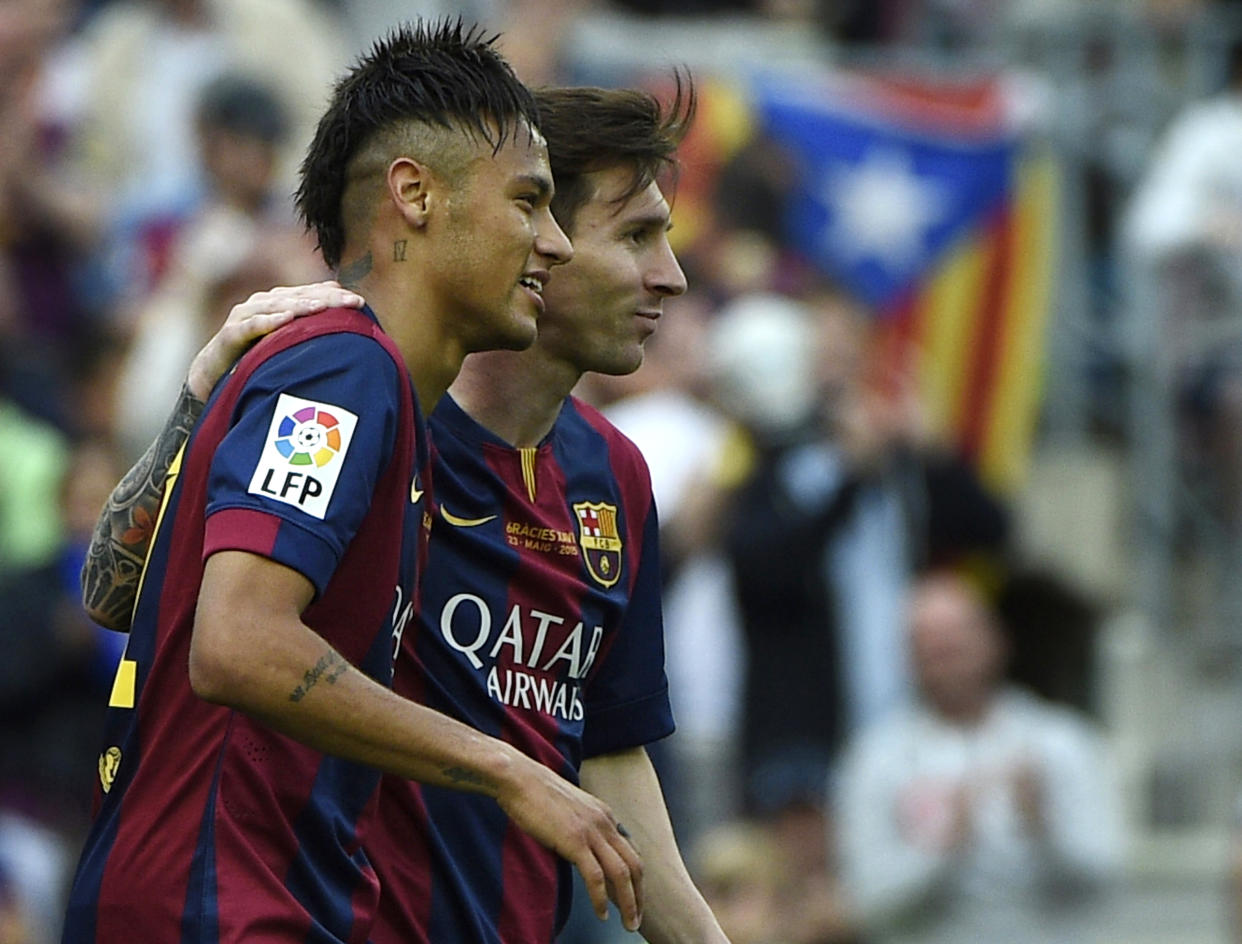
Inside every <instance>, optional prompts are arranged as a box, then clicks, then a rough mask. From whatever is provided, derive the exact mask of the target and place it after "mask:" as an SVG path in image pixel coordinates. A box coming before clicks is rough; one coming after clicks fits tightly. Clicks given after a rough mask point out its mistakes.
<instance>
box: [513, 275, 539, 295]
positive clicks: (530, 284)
mask: <svg viewBox="0 0 1242 944" xmlns="http://www.w3.org/2000/svg"><path fill="white" fill-rule="evenodd" d="M518 284H519V285H521V286H522V287H523V288H528V289H530V290H531V291H532V292H534V293H535V294H536V295H543V282H542V281H541V280H539V279H537V278H535V277H534V276H533V275H524V276H522V277H521V278H520V279H518Z"/></svg>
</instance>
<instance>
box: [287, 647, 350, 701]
mask: <svg viewBox="0 0 1242 944" xmlns="http://www.w3.org/2000/svg"><path fill="white" fill-rule="evenodd" d="M347 668H349V663H348V662H346V661H345V660H344V659H343V658H342V657H341V656H339V655H338V654H337V653H335V652H327V653H325V654H324V655H323V656H322V657H321V658H320V660H319V661H318V662H316V663H315V664H314V665H313V666H311V667H310V668H309V669H307V670H306V671H305V672H304V673H302V683H301V684H300V685H298V687H297V688H295V689H294V690H293V691H291V692H290V693H289V700H290V701H301V700H302V699H303V698H305V697H306V696H307V694H309V693H310V690H311V689H312V688H314V687H315V686H316V685H317V684H318V683H319V680H320V679H323V680H324V681H325V682H327V683H328V684H329V685H331V684H333V683H334V682H336V680H337V679H339V678H340V677H341V676H342V675H343V674H344V672H345V670H346V669H347Z"/></svg>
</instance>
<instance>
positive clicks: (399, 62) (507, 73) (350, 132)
mask: <svg viewBox="0 0 1242 944" xmlns="http://www.w3.org/2000/svg"><path fill="white" fill-rule="evenodd" d="M497 38H498V37H497V36H496V35H491V36H488V35H485V34H484V33H483V31H482V30H481V29H480V27H478V26H469V27H467V26H466V25H464V24H463V22H462V20H461V19H460V18H457V19H444V20H438V21H433V22H431V23H424V22H422V21H419V22H417V23H407V24H403V25H401V26H398V27H395V28H394V29H393V30H391V31H390V32H389V33H388V34H387V35H386V36H385V37H383V38H382V39H379V40H377V41H376V42H375V44H374V46H372V48H371V50H370V51H369V52H368V53H366V54H365V55H363V56H362V57H361V58H359V60H358V61H357V62H356V63H355V64H354V66H353V68H351V69H350V70H349V72H348V73H347V74H346V75H345V77H344V78H342V79H341V80H340V81H339V82H338V83H337V85H336V87H335V89H334V90H333V93H332V98H331V101H330V102H329V104H328V110H327V111H326V112H325V113H324V115H323V117H322V118H321V119H320V120H319V125H318V127H317V128H316V130H315V137H314V140H313V141H312V142H311V145H310V148H309V150H308V151H307V154H306V159H305V160H304V161H303V162H302V169H301V183H300V185H299V186H298V192H297V196H296V203H297V208H298V212H299V214H300V215H301V217H302V219H303V221H304V222H305V223H306V226H307V228H308V229H312V230H314V232H315V235H316V237H317V238H318V240H319V249H320V252H322V253H323V258H324V261H325V262H327V264H328V265H329V266H331V267H333V268H336V267H337V266H338V265H339V264H340V260H341V252H342V250H343V248H344V244H345V224H344V221H343V215H342V209H341V203H342V198H343V197H344V194H345V185H346V180H347V176H348V171H349V164H350V161H351V160H352V159H353V157H354V156H355V155H357V154H358V152H359V149H360V148H362V147H363V146H364V145H366V144H367V143H368V142H369V141H371V140H372V139H374V138H375V137H376V136H377V135H378V134H380V133H382V132H385V131H389V130H391V129H394V128H397V127H398V126H400V125H401V124H403V123H409V124H413V125H422V126H425V127H439V128H442V129H449V130H453V129H459V130H461V131H463V132H464V133H466V134H471V135H477V136H478V137H479V138H481V139H482V140H485V141H487V142H488V143H489V144H491V146H492V149H493V151H496V150H499V149H500V147H501V146H503V145H504V143H505V140H506V139H507V138H508V136H509V135H510V134H514V133H516V130H517V128H518V127H519V125H521V124H522V123H523V122H525V123H527V124H528V125H529V126H530V127H532V128H535V127H538V119H537V116H538V110H537V108H536V106H535V102H534V98H533V96H532V94H531V92H530V91H529V90H528V89H527V88H526V86H524V85H523V84H522V83H521V82H520V81H518V78H517V76H516V75H514V73H513V69H512V68H511V67H510V66H509V64H508V63H507V62H506V61H505V60H504V59H503V58H502V57H501V55H500V53H499V52H497V50H496V48H495V43H496V40H497ZM410 156H412V157H417V156H418V155H410Z"/></svg>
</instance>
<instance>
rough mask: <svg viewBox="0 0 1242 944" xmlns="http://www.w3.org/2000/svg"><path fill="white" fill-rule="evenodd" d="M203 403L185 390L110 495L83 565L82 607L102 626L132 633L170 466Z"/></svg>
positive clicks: (188, 434)
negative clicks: (137, 597)
mask: <svg viewBox="0 0 1242 944" xmlns="http://www.w3.org/2000/svg"><path fill="white" fill-rule="evenodd" d="M203 406H204V404H203V402H202V401H201V400H199V399H198V398H196V397H195V396H194V395H193V394H191V393H190V391H189V390H188V389H187V388H186V387H182V388H181V396H180V397H179V398H178V400H177V407H176V409H175V410H173V413H172V416H170V417H169V418H168V422H167V423H166V424H165V425H164V429H163V431H161V432H160V434H159V436H158V437H156V440H155V442H153V443H151V446H150V448H149V449H147V451H146V453H144V454H143V456H142V458H141V459H139V460H138V461H137V462H136V463H135V464H134V467H133V468H132V469H130V470H129V471H128V472H126V473H125V477H124V478H123V479H121V482H120V484H119V485H117V487H116V488H114V489H113V490H112V494H111V495H109V496H108V501H107V502H106V503H105V505H104V508H103V512H102V513H101V514H100V516H99V521H98V522H97V523H96V525H95V532H94V534H92V535H91V545H90V548H89V549H88V550H87V552H86V563H85V564H83V566H82V605H83V606H84V607H85V608H86V609H87V611H88V612H89V613H90V614H91V616H92V617H93V618H94V619H96V620H97V621H98V622H99V623H100V624H101V625H103V626H107V627H108V628H109V629H119V630H126V631H127V630H128V629H129V624H130V620H131V618H132V616H133V610H134V599H135V597H136V596H137V594H138V582H139V579H140V578H141V577H142V570H143V567H144V566H145V563H146V559H147V550H148V548H149V547H150V545H151V536H152V535H153V534H154V532H155V521H156V518H157V516H158V515H159V510H160V503H161V502H162V501H163V499H164V490H165V488H166V487H167V477H168V470H169V467H170V466H171V465H172V462H173V459H174V458H176V455H177V453H178V451H180V449H181V447H182V446H183V445H185V442H186V440H188V439H189V438H190V431H191V430H192V429H193V428H194V424H195V422H196V421H197V420H198V418H199V416H200V415H202V412H203Z"/></svg>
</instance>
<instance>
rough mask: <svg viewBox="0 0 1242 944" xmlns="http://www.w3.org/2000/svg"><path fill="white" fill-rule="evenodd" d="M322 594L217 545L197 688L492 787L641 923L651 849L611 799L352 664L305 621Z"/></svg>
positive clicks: (450, 783)
mask: <svg viewBox="0 0 1242 944" xmlns="http://www.w3.org/2000/svg"><path fill="white" fill-rule="evenodd" d="M313 598H314V587H313V585H312V584H311V582H310V581H309V580H308V579H307V578H306V577H305V576H303V575H302V574H300V573H298V572H297V571H296V570H293V569H291V568H289V567H286V566H285V565H283V564H280V563H277V562H276V561H274V560H270V559H269V558H266V557H262V556H259V555H255V554H250V553H247V552H244V551H217V552H216V553H214V554H212V555H211V556H210V557H209V558H208V559H207V563H206V565H205V568H204V571H203V582H202V586H201V587H200V589H199V595H198V606H197V610H196V612H195V617H194V629H193V635H192V636H191V641H190V658H189V679H190V685H191V687H192V688H193V689H194V692H195V694H197V695H198V696H199V697H200V698H203V699H205V700H207V701H209V702H212V703H213V704H220V705H226V706H228V707H229V708H233V709H235V710H237V711H241V712H244V713H246V714H248V715H250V716H251V717H254V718H257V719H258V720H259V721H261V722H263V723H264V724H266V725H268V726H270V727H272V728H274V729H275V730H277V731H279V732H281V733H282V734H285V735H287V736H288V737H291V738H294V739H296V740H298V741H301V742H302V743H303V744H306V745H308V746H310V747H312V748H314V749H315V750H318V751H322V752H323V753H327V754H334V755H336V756H338V757H344V758H346V759H348V760H352V761H355V762H357V763H362V764H369V765H370V766H372V767H378V768H379V769H381V770H385V771H388V772H389V773H392V774H395V775H397V776H398V777H403V778H405V779H409V780H417V781H420V782H422V783H426V784H431V785H434V786H440V787H449V788H452V789H455V790H464V791H468V792H471V793H481V794H484V795H486V796H490V797H492V798H494V799H495V800H496V802H497V803H499V804H500V807H501V808H502V809H503V810H504V811H505V813H506V814H508V816H509V817H510V818H511V819H512V820H513V821H514V823H516V824H517V825H518V827H519V828H521V829H523V830H525V831H526V832H528V833H530V835H531V836H533V837H534V838H535V839H537V840H538V841H539V842H541V843H543V844H544V845H546V846H547V847H548V848H550V849H553V850H555V851H556V852H558V853H559V854H560V855H562V856H564V857H565V858H566V859H568V860H569V861H570V862H572V863H573V864H574V865H575V866H576V867H577V868H578V870H579V871H580V872H581V873H582V876H583V879H584V880H585V882H586V887H587V891H588V894H589V895H590V897H591V899H592V902H593V903H594V905H595V908H596V911H597V912H598V913H599V914H600V915H601V916H603V915H604V914H605V913H606V912H607V907H608V904H607V903H608V899H609V897H611V898H612V900H613V901H614V902H615V903H616V905H617V908H618V909H619V911H620V912H621V915H622V920H623V923H624V924H625V926H626V927H627V928H630V929H631V930H633V929H636V928H637V927H638V925H639V922H640V921H641V918H642V915H641V903H642V868H643V867H642V861H641V859H640V857H639V855H638V853H637V852H636V851H635V850H634V847H633V846H632V845H631V844H630V842H629V841H628V840H627V839H626V838H625V835H624V833H623V832H622V831H621V830H620V829H618V828H617V821H616V818H615V817H614V816H613V815H612V810H611V809H610V808H609V805H608V803H607V802H605V801H604V800H602V799H600V798H599V797H596V796H593V795H592V794H590V793H587V792H586V791H584V790H582V789H580V788H579V787H577V786H575V785H574V784H572V783H571V782H570V781H569V780H567V779H565V778H564V777H563V776H561V775H560V773H558V772H557V771H555V770H552V769H551V768H550V767H547V766H545V765H544V764H542V763H540V762H539V761H537V760H535V759H534V758H532V757H529V756H527V755H525V754H523V753H522V752H521V751H519V750H518V749H517V748H516V747H514V746H513V745H511V744H508V743H505V742H503V741H500V740H498V739H496V738H493V737H489V736H488V735H486V734H484V733H482V732H481V731H478V730H476V729H474V728H472V727H470V726H468V725H466V724H464V723H462V722H461V721H458V720H456V719H455V718H450V717H449V716H448V715H445V714H442V713H440V712H438V711H435V710H434V709H432V708H429V707H428V706H426V705H422V704H418V703H416V702H414V701H411V700H409V699H407V698H402V697H401V696H400V695H398V694H396V693H395V692H393V691H392V690H391V689H389V688H386V687H385V686H383V685H381V684H379V683H378V682H376V681H375V680H374V679H372V678H370V677H369V676H367V675H365V674H364V673H363V672H361V671H359V670H358V669H357V668H355V667H354V666H352V665H350V663H349V662H348V661H347V660H346V659H345V657H344V656H343V655H341V654H340V653H339V652H337V651H336V650H335V649H333V648H332V647H331V646H330V645H329V644H328V643H327V641H326V640H324V638H323V637H322V636H320V635H319V634H317V633H316V632H315V631H314V630H313V629H311V628H310V627H309V626H307V625H306V624H305V623H303V622H302V619H301V614H302V613H303V611H304V610H305V609H306V607H307V606H309V605H310V603H311V600H312V599H313ZM260 628H261V631H260ZM653 776H654V775H653ZM704 940H707V938H704Z"/></svg>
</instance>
